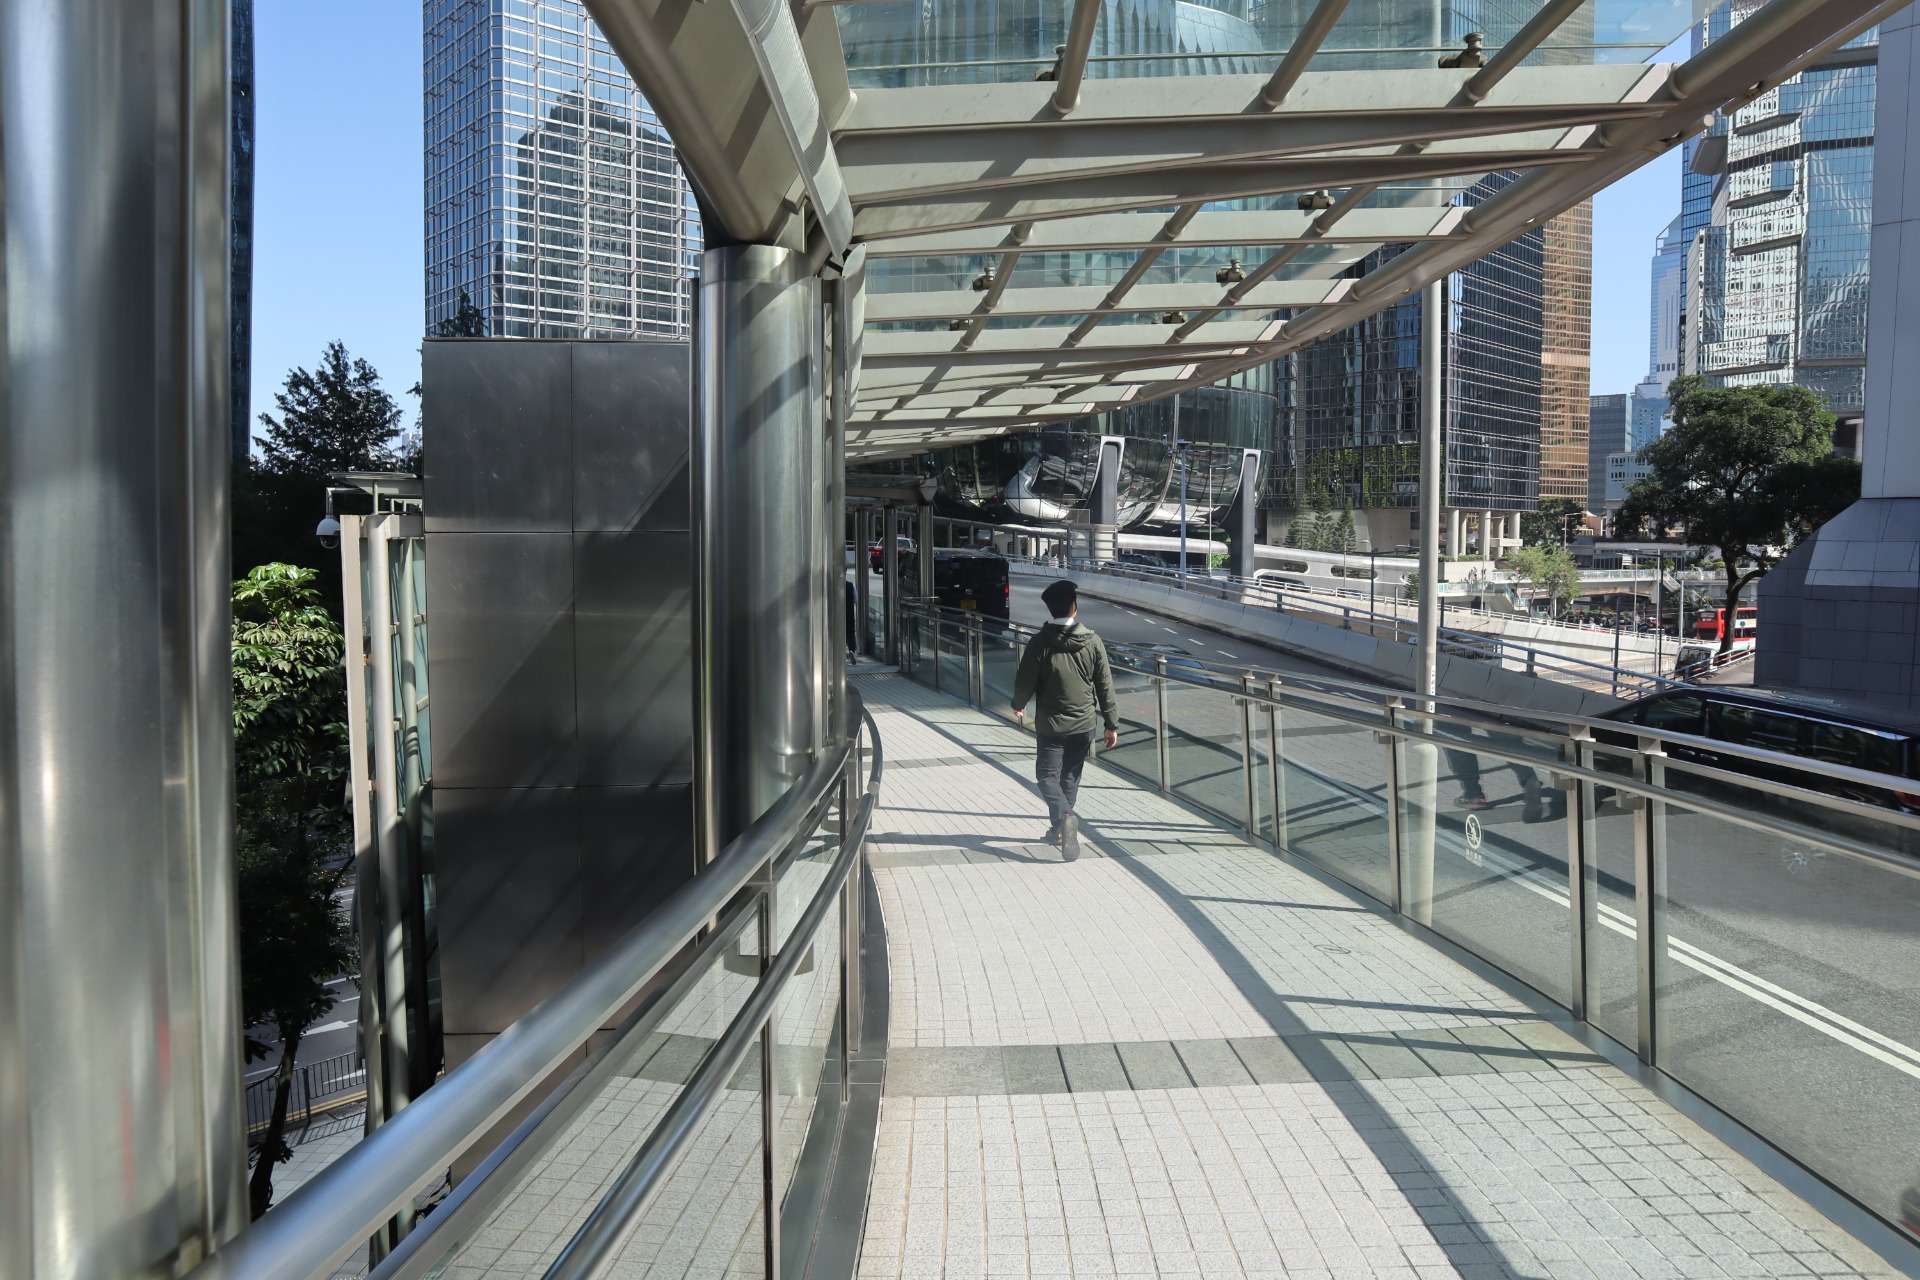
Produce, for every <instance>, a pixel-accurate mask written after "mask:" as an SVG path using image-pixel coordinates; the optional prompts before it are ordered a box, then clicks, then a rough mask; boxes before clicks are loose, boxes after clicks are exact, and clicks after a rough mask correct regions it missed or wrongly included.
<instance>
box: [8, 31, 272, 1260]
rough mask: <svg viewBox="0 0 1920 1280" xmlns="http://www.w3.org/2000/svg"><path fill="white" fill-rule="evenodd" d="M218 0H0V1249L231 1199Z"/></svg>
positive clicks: (224, 1211)
mask: <svg viewBox="0 0 1920 1280" xmlns="http://www.w3.org/2000/svg"><path fill="white" fill-rule="evenodd" d="M227 12H228V6H227V5H226V4H207V3H202V4H155V5H126V4H118V3H107V2H106V0H63V3H60V4H55V5H48V4H39V3H30V2H28V0H0V133H4V135H5V147H4V151H3V152H0V156H3V157H4V159H3V160H0V164H4V172H3V176H0V192H4V201H5V203H4V208H3V210H0V242H3V243H0V262H3V263H4V264H5V265H4V267H0V271H3V272H5V273H6V275H7V278H6V279H5V281H4V288H3V289H0V344H4V345H0V521H4V525H0V670H3V671H4V672H5V675H4V676H0V1274H4V1275H6V1276H7V1277H9V1280H13V1278H14V1277H20V1278H22V1280H53V1278H54V1277H63V1278H64V1277H80V1276H87V1277H94V1276H99V1277H106V1276H167V1275H176V1274H179V1273H180V1272H181V1271H184V1270H186V1269H188V1268H190V1267H192V1266H193V1265H195V1264H196V1263H197V1262H199V1261H200V1260H201V1259H202V1258H204V1257H205V1256H206V1255H207V1254H208V1253H209V1252H210V1251H212V1250H213V1249H214V1248H215V1247H217V1246H218V1245H219V1244H220V1243H221V1242H222V1241H224V1240H225V1239H227V1238H228V1237H229V1236H231V1235H233V1234H234V1233H235V1232H236V1231H238V1230H239V1229H240V1227H241V1226H242V1225H244V1224H245V1222H246V1220H247V1212H246V1199H245V1195H244V1190H243V1186H242V1183H243V1179H244V1177H245V1171H246V1157H245V1148H244V1145H243V1140H242V1135H243V1132H244V1121H243V1118H242V1116H241V1114H240V1029H241V1028H240V998H239V982H238V967H237V964H236V958H235V938H236V930H235V920H234V882H233V852H234V851H233V720H232V715H233V709H232V698H231V692H230V688H231V686H230V670H231V644H232V636H231V630H230V615H229V606H228V599H229V593H230V591H231V581H230V566H229V563H228V560H229V555H228V534H227V527H228V520H229V511H228V506H227V500H228V474H229V448H230V445H229V415H228V406H227V375H228V358H227V305H228V288H229V277H228V265H227V254H228V222H227V195H228V193H227V184H228V156H227V122H228V110H229V102H228V91H229V87H230V86H229V77H228V31H227Z"/></svg>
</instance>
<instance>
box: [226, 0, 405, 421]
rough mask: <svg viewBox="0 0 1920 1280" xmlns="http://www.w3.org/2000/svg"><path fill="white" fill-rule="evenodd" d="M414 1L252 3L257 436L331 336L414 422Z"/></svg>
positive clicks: (273, 0)
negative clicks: (292, 373) (285, 388)
mask: <svg viewBox="0 0 1920 1280" xmlns="http://www.w3.org/2000/svg"><path fill="white" fill-rule="evenodd" d="M421 8H422V6H421V4H420V3H419V0H326V3H324V4H315V3H313V2H312V0H255V11H254V30H255V56H256V67H255V81H256V83H255V86H254V102H255V109H256V113H257V114H256V139H257V149H256V151H255V188H254V259H253V269H254V276H253V300H254V301H253V412H254V424H255V425H254V431H255V434H258V432H259V414H260V413H261V411H262V410H271V409H272V407H273V393H274V392H275V391H277V390H279V388H280V386H281V384H282V383H283V382H284V381H285V380H286V376H287V371H288V370H289V369H291V368H293V367H295V366H296V365H297V366H301V367H305V368H311V367H312V366H313V364H314V363H315V361H316V360H317V359H318V358H319V355H320V351H321V348H323V347H324V346H326V344H327V343H328V342H330V341H332V340H333V339H335V338H338V339H339V340H340V341H342V342H344V343H346V344H347V350H348V351H349V352H350V353H352V354H353V355H356V356H362V357H364V358H365V359H366V360H367V361H369V362H370V363H371V364H372V365H373V367H374V368H376V369H378V370H379V371H380V376H381V379H382V381H383V382H384V383H385V385H386V387H387V390H388V391H389V392H391V393H392V394H393V395H394V396H395V397H396V398H398V399H399V400H400V401H401V403H402V404H403V405H404V406H405V408H406V411H407V423H408V425H409V426H411V425H412V424H413V422H414V421H415V419H416V417H417V414H416V413H415V407H416V404H417V402H416V401H415V400H414V399H413V397H411V396H408V395H405V394H404V392H405V391H406V389H407V388H408V387H411V386H412V385H413V384H414V383H415V382H417V381H418V380H419V378H420V335H421V333H422V331H424V330H425V328H426V319H425V306H424V303H423V301H422V299H423V297H424V295H425V275H426V269H425V257H426V254H425V246H424V239H425V237H424V234H423V231H422V213H421V208H422V194H421V192H422V179H421V172H422V162H421V146H422V143H421V131H420V113H421V97H420V75H421V71H420V14H421Z"/></svg>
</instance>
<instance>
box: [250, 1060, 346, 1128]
mask: <svg viewBox="0 0 1920 1280" xmlns="http://www.w3.org/2000/svg"><path fill="white" fill-rule="evenodd" d="M279 1077H280V1073H279V1069H278V1068H277V1067H276V1068H275V1069H273V1070H271V1071H268V1072H266V1073H265V1074H263V1075H261V1076H260V1077H259V1078H258V1079H255V1080H249V1081H248V1082H247V1086H246V1091H245V1098H246V1116H247V1139H248V1141H250V1142H252V1141H257V1140H258V1139H259V1138H260V1137H261V1136H262V1135H263V1134H264V1133H265V1132H266V1129H267V1125H268V1123H269V1122H270V1121H271V1120H272V1119H273V1095H274V1090H275V1088H276V1087H277V1086H278V1084H279ZM366 1091H367V1069H366V1064H365V1063H363V1062H362V1061H361V1059H360V1054H359V1053H358V1052H357V1051H356V1052H353V1053H341V1054H336V1055H334V1056H333V1057H331V1058H322V1059H320V1061H318V1062H302V1063H299V1064H297V1065H296V1066H295V1067H294V1069H293V1080H292V1082H291V1084H290V1085H289V1087H288V1090H287V1123H288V1124H289V1125H295V1124H297V1125H308V1124H311V1123H312V1122H313V1113H314V1111H315V1109H316V1108H317V1109H319V1110H321V1111H326V1110H329V1109H331V1108H334V1107H338V1106H344V1105H345V1104H347V1103H349V1102H351V1101H353V1100H354V1099H356V1098H362V1097H365V1096H366Z"/></svg>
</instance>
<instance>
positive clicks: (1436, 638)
mask: <svg viewBox="0 0 1920 1280" xmlns="http://www.w3.org/2000/svg"><path fill="white" fill-rule="evenodd" d="M1445 288H1446V286H1445V284H1444V282H1442V281H1439V280H1436V281H1434V282H1433V283H1432V284H1430V285H1428V286H1427V288H1426V292H1425V294H1424V295H1423V296H1422V299H1421V302H1422V306H1421V316H1420V604H1419V629H1420V634H1419V650H1418V653H1417V654H1416V662H1415V668H1414V692H1415V693H1416V694H1418V695H1420V698H1421V701H1420V703H1419V706H1418V708H1417V709H1418V710H1420V711H1424V712H1426V713H1428V715H1431V714H1432V712H1433V710H1434V704H1433V703H1432V702H1431V701H1430V699H1432V698H1433V697H1434V695H1436V694H1437V693H1438V692H1439V663H1440V501H1441V493H1442V482H1443V480H1444V478H1445V465H1446V454H1445V448H1444V444H1443V441H1442V438H1441V432H1442V429H1443V426H1444V422H1445V418H1444V414H1443V409H1444V405H1445V395H1446V381H1445V378H1444V371H1443V369H1442V365H1441V362H1442V358H1443V352H1444V347H1443V344H1442V341H1441V339H1442V337H1443V335H1444V334H1445V332H1446V319H1447V311H1446V308H1447V304H1446V295H1445V292H1444V290H1445ZM1458 516H1459V513H1458V512H1455V513H1454V517H1455V536H1456V538H1457V536H1458V529H1457V523H1458ZM1413 723H1414V726H1415V727H1416V728H1417V729H1419V730H1421V731H1423V732H1425V731H1431V729H1432V727H1433V722H1432V721H1431V720H1430V719H1426V718H1424V717H1420V718H1416V719H1415V720H1414V722H1413ZM1402 763H1403V764H1404V766H1405V768H1404V771H1403V776H1402V777H1401V778H1400V779H1399V781H1400V783H1401V785H1402V787H1403V788H1404V790H1405V796H1406V803H1405V807H1404V809H1403V810H1402V813H1403V814H1404V821H1403V822H1402V824H1401V831H1400V841H1399V848H1400V869H1401V881H1402V882H1401V883H1399V884H1396V885H1395V887H1394V892H1395V894H1396V896H1397V897H1398V900H1399V902H1400V909H1401V910H1403V911H1405V912H1406V913H1407V914H1409V915H1411V916H1412V917H1413V918H1414V919H1415V920H1418V921H1419V922H1420V923H1421V924H1432V923H1433V859H1434V846H1435V843H1436V840H1437V836H1438V828H1439V805H1440V753H1439V750H1438V749H1437V748H1435V747H1434V745H1433V744H1432V743H1430V742H1410V743H1408V744H1407V749H1406V753H1405V759H1404V760H1403V761H1402ZM1389 803H1393V801H1392V800H1390V801H1389Z"/></svg>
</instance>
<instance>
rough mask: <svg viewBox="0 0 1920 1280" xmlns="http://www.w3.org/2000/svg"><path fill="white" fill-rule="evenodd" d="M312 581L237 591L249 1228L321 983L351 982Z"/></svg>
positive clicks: (343, 738)
mask: <svg viewBox="0 0 1920 1280" xmlns="http://www.w3.org/2000/svg"><path fill="white" fill-rule="evenodd" d="M314 579H315V575H314V573H313V571H312V570H310V569H302V568H298V567H296V566H294V565H288V564H266V565H261V566H260V567H259V568H256V569H254V570H252V571H251V572H250V573H248V574H247V576H246V577H244V578H242V579H241V580H240V581H238V582H236V583H234V584H233V729H234V784H235V785H234V791H235V799H236V806H235V807H236V836H237V841H236V845H237V849H238V863H239V865H238V872H239V876H238V884H239V907H240V999H241V1013H242V1017H243V1019H244V1021H245V1024H246V1026H247V1028H248V1032H249V1034H248V1035H247V1040H246V1053H247V1059H248V1060H249V1061H252V1060H253V1059H255V1058H258V1057H261V1056H263V1055H264V1054H265V1053H266V1052H267V1051H268V1047H269V1046H268V1043H267V1042H266V1041H265V1040H263V1039H261V1038H259V1037H258V1036H256V1035H255V1034H253V1031H254V1029H255V1028H271V1029H272V1030H273V1032H274V1033H275V1034H276V1035H277V1037H278V1040H279V1042H280V1047H281V1060H280V1067H279V1072H278V1074H277V1076H276V1079H275V1090H274V1104H273V1111H272V1114H271V1117H270V1121H269V1125H268V1129H267V1133H266V1136H265V1139H264V1141H263V1142H262V1143H261V1145H260V1147H259V1150H258V1153H257V1158H256V1164H255V1166H254V1171H253V1177H252V1180H251V1186H250V1200H251V1203H252V1208H253V1213H254V1216H256V1217H258V1216H259V1215H260V1214H261V1213H264V1212H265V1211H266V1209H267V1206H268V1205H270V1204H271V1203H272V1200H273V1167H274V1165H276V1164H278V1163H280V1162H281V1161H284V1160H286V1159H287V1158H288V1157H289V1156H291V1155H292V1152H291V1150H289V1148H288V1146H287V1143H286V1114H287V1104H288V1099H289V1096H290V1094H291V1090H292V1084H293V1064H294V1059H295V1056H296V1055H297V1054H298V1052H299V1047H300V1038H301V1036H303V1035H304V1034H305V1033H306V1030H307V1028H308V1027H310V1026H312V1025H313V1024H314V1023H315V1022H316V1021H318V1020H319V1019H320V1018H322V1017H324V1016H326V1014H327V1012H328V1011H329V1010H331V1009H332V1008H333V1005H334V995H333V993H332V991H331V990H330V989H329V988H328V986H327V983H328V982H330V981H331V980H333V979H334V978H336V977H338V976H339V975H341V974H342V973H352V972H354V970H355V967H356V966H355V955H354V949H353V945H352V939H351V934H350V932H349V930H348V927H347V921H346V918H345V915H344V912H343V911H342V909H341V907H340V904H339V903H338V902H337V900H336V897H335V895H336V893H337V892H338V890H339V888H340V886H341V884H342V882H343V880H344V878H345V876H346V874H347V871H348V869H349V868H350V866H351V859H350V852H351V851H350V847H349V817H348V813H347V806H346V786H347V776H348V765H347V732H346V726H345V724H344V723H343V721H344V718H345V714H346V697H345V693H346V690H345V680H344V671H343V668H342V665H341V657H342V653H343V643H342V637H341V634H340V628H339V627H338V626H336V625H335V624H334V622H333V619H332V617H331V616H330V615H329V614H328V613H327V611H326V609H325V608H323V607H322V606H321V604H320V595H319V592H318V591H317V590H316V589H315V587H314V585H313V584H314Z"/></svg>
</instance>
